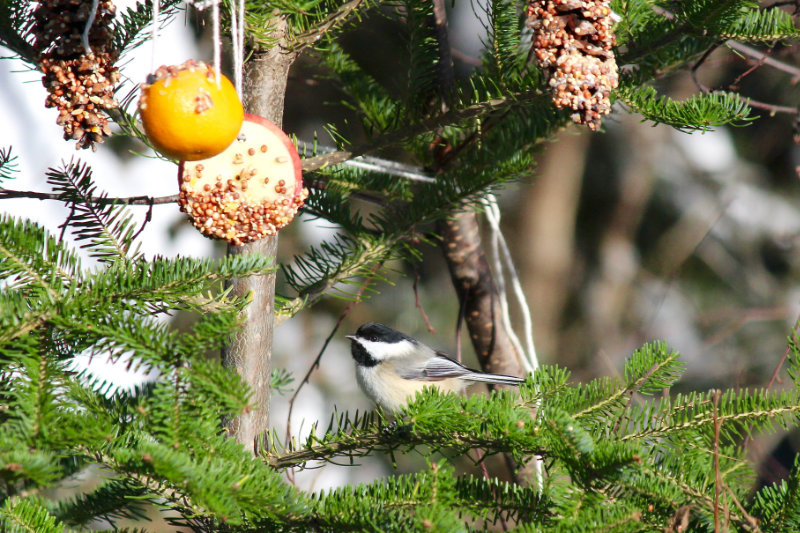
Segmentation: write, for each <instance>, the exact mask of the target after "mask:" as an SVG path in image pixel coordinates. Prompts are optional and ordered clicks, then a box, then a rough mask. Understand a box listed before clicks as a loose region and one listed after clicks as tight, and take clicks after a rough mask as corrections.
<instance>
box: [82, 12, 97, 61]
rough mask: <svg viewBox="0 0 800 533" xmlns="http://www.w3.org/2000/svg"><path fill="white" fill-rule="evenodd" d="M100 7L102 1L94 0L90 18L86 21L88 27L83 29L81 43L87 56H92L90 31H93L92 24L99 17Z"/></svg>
mask: <svg viewBox="0 0 800 533" xmlns="http://www.w3.org/2000/svg"><path fill="white" fill-rule="evenodd" d="M99 6H100V0H92V8H91V9H92V10H91V12H90V13H89V18H88V19H86V26H84V27H83V33H82V34H81V42H82V43H83V49H84V50H86V55H87V56H90V55H92V47H91V46H89V31H91V29H92V24H94V19H95V17H96V16H97V8H98V7H99Z"/></svg>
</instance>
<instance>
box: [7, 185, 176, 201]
mask: <svg viewBox="0 0 800 533" xmlns="http://www.w3.org/2000/svg"><path fill="white" fill-rule="evenodd" d="M7 198H30V199H32V200H58V201H61V202H70V201H71V200H69V199H67V198H65V197H64V196H63V195H62V194H60V193H51V192H37V191H12V190H9V189H0V200H5V199H7ZM177 201H178V195H177V194H173V195H171V196H155V197H153V196H146V195H141V196H126V197H120V198H109V197H103V198H101V197H95V198H92V199H91V202H92V203H94V204H97V205H109V204H120V205H157V204H170V203H174V202H177Z"/></svg>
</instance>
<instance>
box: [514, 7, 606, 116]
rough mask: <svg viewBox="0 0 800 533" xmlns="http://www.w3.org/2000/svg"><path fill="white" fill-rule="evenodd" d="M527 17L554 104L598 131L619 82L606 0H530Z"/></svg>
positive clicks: (534, 45) (535, 50)
mask: <svg viewBox="0 0 800 533" xmlns="http://www.w3.org/2000/svg"><path fill="white" fill-rule="evenodd" d="M527 15H528V26H530V28H531V29H532V30H533V53H534V55H535V57H536V62H537V64H538V65H539V67H540V68H542V69H543V70H544V71H545V74H546V75H547V80H548V83H549V85H550V88H551V90H552V92H553V102H554V103H555V105H556V107H558V108H559V109H563V108H569V109H572V110H574V111H575V112H574V113H573V114H572V121H573V122H575V123H576V124H585V125H587V126H588V127H589V129H591V130H597V128H599V127H600V123H601V118H602V116H603V115H607V114H608V113H610V112H611V102H610V101H609V99H608V95H609V94H610V93H611V90H612V89H616V88H617V84H618V76H617V63H616V61H615V60H614V52H612V50H611V49H612V47H613V46H614V45H615V44H616V39H615V37H614V35H613V34H612V33H611V28H610V26H611V9H610V8H609V1H608V0H529V1H528V10H527Z"/></svg>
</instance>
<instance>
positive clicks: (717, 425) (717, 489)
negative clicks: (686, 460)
mask: <svg viewBox="0 0 800 533" xmlns="http://www.w3.org/2000/svg"><path fill="white" fill-rule="evenodd" d="M720 397H721V394H720V392H719V391H714V393H713V396H712V398H713V400H714V410H713V411H712V416H713V420H714V447H713V453H714V533H720V531H721V530H720V523H719V497H720V494H721V492H722V473H721V472H720V469H719V433H720V429H721V428H722V420H721V419H719V418H718V417H717V410H718V409H719V400H720Z"/></svg>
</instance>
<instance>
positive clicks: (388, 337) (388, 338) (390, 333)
mask: <svg viewBox="0 0 800 533" xmlns="http://www.w3.org/2000/svg"><path fill="white" fill-rule="evenodd" d="M355 336H356V337H358V338H359V339H364V340H368V341H372V342H388V343H389V344H394V343H396V342H401V341H409V342H412V343H414V344H416V343H417V341H416V340H414V339H413V338H412V337H409V336H408V335H406V334H405V333H400V332H399V331H397V330H396V329H392V328H390V327H389V326H385V325H383V324H379V323H378V322H367V323H366V324H363V325H362V326H361V327H360V328H358V331H356V334H355Z"/></svg>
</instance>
